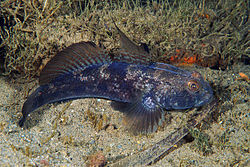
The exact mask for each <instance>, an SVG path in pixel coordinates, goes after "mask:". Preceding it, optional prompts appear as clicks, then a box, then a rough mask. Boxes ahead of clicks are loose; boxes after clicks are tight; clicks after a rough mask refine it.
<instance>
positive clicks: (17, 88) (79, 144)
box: [0, 64, 250, 166]
mask: <svg viewBox="0 0 250 167" xmlns="http://www.w3.org/2000/svg"><path fill="white" fill-rule="evenodd" d="M195 70H197V71H199V72H201V74H202V75H203V76H204V78H206V80H208V81H209V82H210V83H212V85H213V89H214V92H215V94H217V95H218V100H219V104H220V105H219V108H218V110H217V111H216V113H213V115H212V116H211V115H210V116H209V118H211V119H209V118H208V119H206V120H204V121H203V122H202V123H201V125H200V126H199V127H198V129H199V130H200V131H201V132H202V133H203V134H204V135H205V136H207V139H208V141H209V144H208V146H205V147H209V148H205V150H206V149H209V150H210V151H209V152H208V153H207V154H205V155H204V150H203V151H202V150H201V149H199V146H200V145H199V144H197V141H196V139H195V140H193V141H192V142H188V143H186V144H184V145H182V146H181V147H180V148H178V149H175V150H174V151H172V152H170V153H169V154H168V155H166V156H165V157H163V158H162V159H161V160H160V161H158V162H157V163H156V164H153V165H152V166H247V164H248V160H249V81H245V80H239V79H237V78H239V75H238V74H239V72H243V73H245V74H246V75H248V76H249V74H250V68H249V65H244V64H238V65H234V66H232V67H231V68H230V69H226V70H224V71H221V70H211V69H209V68H202V67H196V68H195ZM0 83H1V84H0V92H1V94H0V96H1V97H0V166H26V165H27V166H29V165H30V166H88V165H91V163H92V161H91V158H92V157H93V155H95V154H100V155H101V156H103V157H105V160H106V161H107V162H109V160H112V159H115V158H114V157H117V156H119V155H126V156H128V155H131V154H136V153H137V152H138V151H141V150H143V149H145V148H147V147H150V146H151V145H153V144H154V143H156V142H157V141H160V140H161V139H163V138H164V137H166V136H167V135H168V134H170V133H171V132H173V131H174V130H175V129H176V128H178V127H180V126H183V124H184V123H183V121H182V120H184V119H185V118H186V117H187V115H188V113H182V112H178V113H176V112H170V113H169V114H168V116H170V115H171V119H166V120H167V122H166V123H165V124H164V125H165V126H164V128H160V130H158V131H157V132H156V133H153V134H151V135H148V136H145V135H139V136H135V135H132V134H130V133H129V132H128V131H127V130H126V129H125V128H124V125H123V123H122V118H123V115H122V113H120V112H118V111H114V110H113V109H112V108H111V107H110V101H107V100H102V99H79V100H74V101H72V103H71V105H70V106H69V107H68V108H67V109H66V110H64V109H63V108H64V107H65V106H66V105H67V104H68V103H57V104H49V105H46V106H44V107H42V108H40V109H38V110H37V111H35V112H34V113H32V114H30V116H29V118H28V120H27V121H26V122H25V126H24V128H20V127H19V126H18V125H17V122H18V120H19V118H20V117H21V108H22V104H23V103H24V101H25V99H26V97H27V94H28V90H30V88H32V87H34V88H35V87H37V82H32V83H22V84H21V83H17V82H16V81H12V80H9V79H7V78H4V77H1V78H0ZM34 88H33V89H32V90H34ZM32 90H31V91H32ZM29 93H30V92H29ZM203 147H204V146H203ZM91 155H92V156H91ZM92 159H93V158H92ZM92 165H93V164H92Z"/></svg>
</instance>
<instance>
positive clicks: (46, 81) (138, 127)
mask: <svg viewBox="0 0 250 167" xmlns="http://www.w3.org/2000/svg"><path fill="white" fill-rule="evenodd" d="M115 27H116V29H117V31H118V34H119V36H120V47H121V48H120V50H119V52H117V53H109V52H108V51H106V50H105V49H103V48H101V47H99V46H97V45H95V44H94V43H93V42H89V41H88V42H79V43H75V44H72V45H70V46H69V47H67V48H65V49H63V50H62V51H60V52H59V53H58V54H56V55H55V56H54V57H53V58H52V59H51V60H50V61H49V62H48V63H47V64H46V65H45V67H44V69H43V70H42V72H41V73H40V77H39V85H40V86H39V87H38V88H37V89H36V90H35V91H34V92H33V93H31V95H29V96H28V98H27V100H26V101H25V102H24V104H23V107H22V118H21V119H20V121H19V123H18V124H19V125H20V127H23V125H24V122H25V120H26V119H27V117H28V115H29V114H30V113H31V112H33V111H35V110H37V109H38V108H40V107H41V106H43V105H46V104H49V103H54V102H62V101H67V100H74V99H81V98H101V99H107V100H111V101H112V103H111V106H112V107H113V108H114V109H115V110H118V111H120V112H122V113H123V114H124V115H125V122H126V125H127V126H128V128H129V129H130V130H131V131H132V132H134V133H152V132H155V131H156V130H157V127H158V126H160V125H162V122H163V121H164V113H165V112H166V111H172V110H184V111H185V110H186V109H190V108H194V107H200V106H203V105H205V104H207V103H209V102H210V101H211V100H212V98H213V91H212V88H211V87H210V85H209V83H208V82H206V81H205V80H204V79H203V77H202V76H201V74H200V73H198V72H196V71H188V70H185V69H181V68H178V67H175V66H173V65H170V64H165V63H160V62H153V61H152V60H151V59H152V56H151V53H150V51H149V49H148V46H147V45H146V44H144V43H141V44H140V45H137V44H136V43H134V42H133V41H131V40H130V39H129V38H128V37H127V36H126V35H125V34H124V33H123V32H122V31H121V30H120V29H119V28H118V27H117V25H116V24H115Z"/></svg>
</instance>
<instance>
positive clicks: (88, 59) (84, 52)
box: [39, 42, 110, 85]
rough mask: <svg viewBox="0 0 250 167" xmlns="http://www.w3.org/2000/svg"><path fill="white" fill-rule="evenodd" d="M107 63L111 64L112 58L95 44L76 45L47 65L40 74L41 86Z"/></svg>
mask: <svg viewBox="0 0 250 167" xmlns="http://www.w3.org/2000/svg"><path fill="white" fill-rule="evenodd" d="M105 62H110V56H109V55H108V54H107V53H106V52H105V51H104V50H103V49H101V48H99V47H98V46H96V45H95V44H94V43H93V42H80V43H75V44H73V45H70V46H69V47H67V48H65V49H64V50H62V51H61V52H59V53H58V54H57V55H56V56H54V57H53V58H52V59H51V60H50V61H49V62H48V63H47V64H46V66H45V67H44V69H43V70H42V72H41V74H40V78H39V84H40V85H43V84H46V83H48V82H50V81H51V80H52V79H54V78H56V77H58V76H59V75H61V74H63V73H69V72H74V71H77V70H81V69H82V68H84V67H86V66H89V65H92V64H99V63H105Z"/></svg>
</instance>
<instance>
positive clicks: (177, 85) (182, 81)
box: [163, 71, 213, 109]
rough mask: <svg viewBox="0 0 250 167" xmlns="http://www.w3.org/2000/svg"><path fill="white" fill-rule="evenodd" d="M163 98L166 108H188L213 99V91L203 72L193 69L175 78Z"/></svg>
mask: <svg viewBox="0 0 250 167" xmlns="http://www.w3.org/2000/svg"><path fill="white" fill-rule="evenodd" d="M163 99H164V102H163V104H164V105H165V106H163V107H165V108H166V109H188V108H193V107H200V106H203V105H205V104H208V103H209V102H210V101H212V99H213V91H212V88H211V87H210V85H209V83H208V82H206V81H205V80H204V79H203V77H202V76H201V74H200V73H198V72H196V71H193V72H190V74H189V75H179V77H178V79H176V80H173V82H172V83H171V89H170V91H169V90H168V91H166V93H165V98H163Z"/></svg>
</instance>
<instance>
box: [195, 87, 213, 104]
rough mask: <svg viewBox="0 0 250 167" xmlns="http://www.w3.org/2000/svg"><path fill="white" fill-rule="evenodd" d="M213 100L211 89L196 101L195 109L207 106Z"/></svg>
mask: <svg viewBox="0 0 250 167" xmlns="http://www.w3.org/2000/svg"><path fill="white" fill-rule="evenodd" d="M212 100H213V90H212V88H211V87H209V89H208V90H207V91H206V93H204V94H203V95H202V96H201V98H200V99H198V101H199V102H198V103H196V105H195V106H196V107H200V106H202V105H204V104H208V103H210V102H211V101H212Z"/></svg>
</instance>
